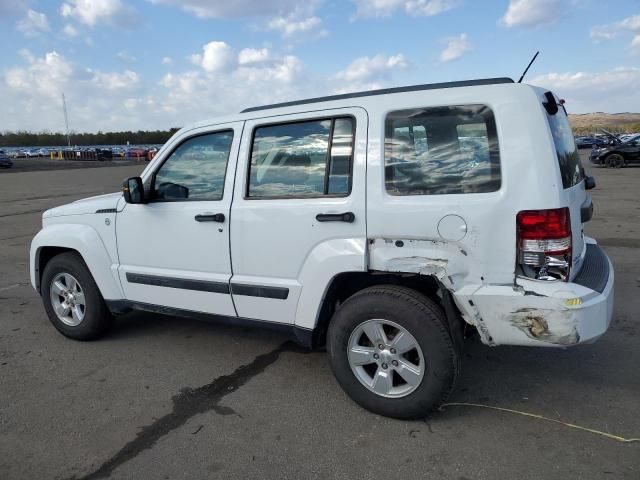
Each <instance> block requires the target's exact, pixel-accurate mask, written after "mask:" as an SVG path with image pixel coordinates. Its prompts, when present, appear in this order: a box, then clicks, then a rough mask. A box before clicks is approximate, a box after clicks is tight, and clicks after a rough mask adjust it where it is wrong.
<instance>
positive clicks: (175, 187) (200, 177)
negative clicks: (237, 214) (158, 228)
mask: <svg viewBox="0 0 640 480" xmlns="http://www.w3.org/2000/svg"><path fill="white" fill-rule="evenodd" d="M232 141H233V132H232V131H224V132H216V133H209V134H206V135H198V136H197V137H192V138H190V139H188V140H186V141H184V142H183V143H182V144H180V146H179V147H178V148H176V149H175V150H174V151H173V153H172V154H171V156H170V157H169V158H168V159H167V161H165V162H164V163H163V164H162V166H161V167H160V169H159V170H158V171H157V173H156V175H155V180H154V183H153V188H152V199H153V200H154V201H160V202H162V201H187V200H201V201H202V200H220V199H221V198H222V195H223V193H224V179H225V175H226V171H227V161H228V160H229V152H230V150H231V142H232Z"/></svg>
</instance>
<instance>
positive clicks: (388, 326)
mask: <svg viewBox="0 0 640 480" xmlns="http://www.w3.org/2000/svg"><path fill="white" fill-rule="evenodd" d="M380 322H388V323H384V324H382V328H383V331H384V333H385V340H384V342H385V343H386V345H385V348H384V350H380V348H379V346H376V345H371V346H369V344H370V343H374V342H373V340H372V339H371V338H369V337H370V336H371V335H370V334H367V333H366V332H364V335H360V332H361V331H364V330H368V331H371V328H374V327H375V328H376V329H377V327H378V326H379V325H380ZM447 325H448V323H447V319H446V317H445V314H444V312H443V311H442V309H441V308H440V307H439V306H438V305H437V304H436V303H435V302H434V301H433V300H431V299H430V298H428V297H426V296H424V295H422V294H420V293H418V292H416V291H415V290H411V289H409V288H405V287H399V286H394V285H382V286H374V287H369V288H366V289H364V290H361V291H360V292H358V293H356V294H355V295H353V296H352V297H350V298H349V299H348V300H346V301H345V302H344V303H343V304H342V305H341V306H340V308H339V309H338V310H337V311H336V313H335V314H334V316H333V318H332V320H331V323H330V324H329V330H328V333H327V352H328V354H329V362H330V364H331V369H332V370H333V373H334V375H335V377H336V379H337V380H338V383H339V384H340V386H341V387H342V388H343V390H344V391H345V392H346V393H347V394H348V395H349V396H350V397H351V398H352V399H353V400H354V401H355V402H356V403H358V404H359V405H360V406H362V407H364V408H366V409H367V410H369V411H371V412H373V413H377V414H379V415H383V416H386V417H392V418H398V419H414V418H424V417H425V416H427V414H428V413H429V412H431V411H433V410H435V409H436V408H438V407H439V406H440V405H441V404H442V403H444V402H446V401H447V399H448V398H449V396H450V394H451V392H452V391H453V390H454V388H455V384H456V379H457V376H458V373H459V370H460V368H459V362H460V352H459V351H458V350H457V349H456V347H455V342H454V340H453V338H452V335H451V333H450V331H449V329H448V327H447ZM397 327H400V328H397ZM378 331H379V330H378ZM401 331H403V336H402V337H398V334H399V332H401ZM406 333H409V336H408V337H407V336H406ZM394 335H395V337H393V336H394ZM390 337H392V338H390ZM379 338H382V337H381V336H380V337H379ZM399 338H403V339H404V340H406V341H409V340H410V338H412V339H413V340H414V341H415V342H416V344H417V347H416V348H415V349H414V350H410V351H408V353H406V354H405V356H402V355H391V353H394V354H395V353H398V354H399V353H400V350H401V348H398V351H397V352H395V351H394V350H393V348H392V346H393V345H394V342H396V341H397V340H398V339H399ZM407 339H409V340H407ZM376 343H377V342H376ZM397 344H398V345H400V343H397ZM362 345H365V346H362ZM407 345H408V343H407ZM355 351H357V352H361V351H364V352H365V353H364V354H363V355H364V356H363V357H360V353H358V354H356V353H353V354H352V352H355ZM376 354H377V355H378V359H377V360H375V362H376V363H369V364H367V365H364V366H362V365H356V364H357V363H359V362H369V361H372V362H373V361H374V360H373V357H375V355H376ZM352 355H355V357H353V356H352ZM369 355H370V356H369ZM394 358H395V359H397V360H396V361H395V362H396V363H395V365H396V367H392V366H390V363H391V362H392V361H393V359H394ZM380 362H384V363H380ZM398 363H400V365H399V366H400V368H397V367H398ZM407 363H408V364H410V367H411V369H410V370H402V368H404V365H406V364H407ZM385 365H386V369H384V368H385ZM392 370H395V372H393V373H391V374H390V373H387V372H391V371H392ZM418 370H419V371H420V372H421V379H420V380H419V381H417V380H416V378H417V375H415V372H417V371H418ZM401 371H402V372H403V375H404V376H407V375H406V374H407V372H411V371H413V372H414V374H413V375H410V376H408V377H407V378H411V380H407V381H406V382H405V377H404V376H401V375H400V373H399V372H401ZM374 372H375V373H374ZM389 375H390V376H389ZM376 378H378V379H381V378H385V379H387V380H386V381H382V382H381V383H380V385H382V387H380V391H382V392H385V390H386V393H376V392H374V391H373V389H374V388H376V389H377V388H378V387H377V386H375V383H376V380H375V379H376ZM370 380H372V381H373V384H368V385H366V384H365V382H369V381H370ZM389 382H390V383H389ZM402 382H405V383H406V385H405V384H403V383H402ZM410 382H411V383H410ZM385 386H387V387H388V386H390V387H391V388H390V389H386V388H385Z"/></svg>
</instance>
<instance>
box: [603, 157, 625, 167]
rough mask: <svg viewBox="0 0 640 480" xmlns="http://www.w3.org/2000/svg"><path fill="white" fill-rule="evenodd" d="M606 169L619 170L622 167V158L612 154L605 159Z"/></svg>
mask: <svg viewBox="0 0 640 480" xmlns="http://www.w3.org/2000/svg"><path fill="white" fill-rule="evenodd" d="M605 165H606V166H607V167H608V168H621V167H622V166H623V165H624V158H623V157H622V155H620V154H618V153H612V154H611V155H609V156H607V158H606V159H605Z"/></svg>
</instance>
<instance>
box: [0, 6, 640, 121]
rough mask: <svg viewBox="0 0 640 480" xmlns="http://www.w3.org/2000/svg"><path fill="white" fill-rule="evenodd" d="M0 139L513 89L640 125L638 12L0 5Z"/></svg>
mask: <svg viewBox="0 0 640 480" xmlns="http://www.w3.org/2000/svg"><path fill="white" fill-rule="evenodd" d="M0 27H1V28H2V32H3V34H2V42H0V58H1V59H2V61H1V62H0V99H1V101H2V111H3V115H2V116H1V117H0V131H4V130H19V129H25V130H45V129H46V130H53V131H60V130H63V127H64V119H63V114H62V108H61V95H62V92H64V93H65V95H66V97H67V104H68V109H69V117H70V127H71V129H72V130H75V131H79V132H80V131H97V130H103V131H107V130H123V129H136V130H137V129H156V128H160V129H165V128H169V127H172V126H182V125H184V124H186V123H189V122H194V121H199V120H203V119H206V118H211V117H215V116H216V115H219V114H226V113H231V112H237V111H239V110H240V109H242V108H244V107H247V106H252V105H255V104H262V103H272V102H275V101H283V100H292V99H296V98H303V97H307V96H316V95H324V94H331V93H335V92H348V91H354V90H364V89H371V88H379V87H386V86H397V85H407V84H415V83H430V82H440V81H449V80H463V79H470V78H481V77H493V76H511V77H513V78H516V79H517V78H518V77H519V75H520V73H521V71H522V70H523V68H524V67H525V66H526V64H527V62H528V61H529V59H530V58H531V56H532V54H533V53H534V52H535V51H536V50H540V51H541V55H540V57H539V58H538V61H537V62H536V64H535V65H534V66H533V67H532V69H531V71H530V73H529V77H528V82H529V83H535V84H538V85H543V86H546V87H549V88H551V89H553V90H555V91H556V93H557V94H558V95H559V96H561V97H563V98H565V99H566V100H567V106H568V109H569V110H570V111H572V112H576V113H585V112H592V111H606V112H625V111H635V112H639V111H640V2H639V1H638V0H342V1H338V0H304V1H300V0H221V1H219V0H134V1H125V0H66V1H61V0H0Z"/></svg>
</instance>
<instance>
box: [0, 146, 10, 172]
mask: <svg viewBox="0 0 640 480" xmlns="http://www.w3.org/2000/svg"><path fill="white" fill-rule="evenodd" d="M0 167H1V168H11V167H13V162H12V161H11V159H10V158H9V157H8V156H7V154H6V153H4V150H0Z"/></svg>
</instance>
